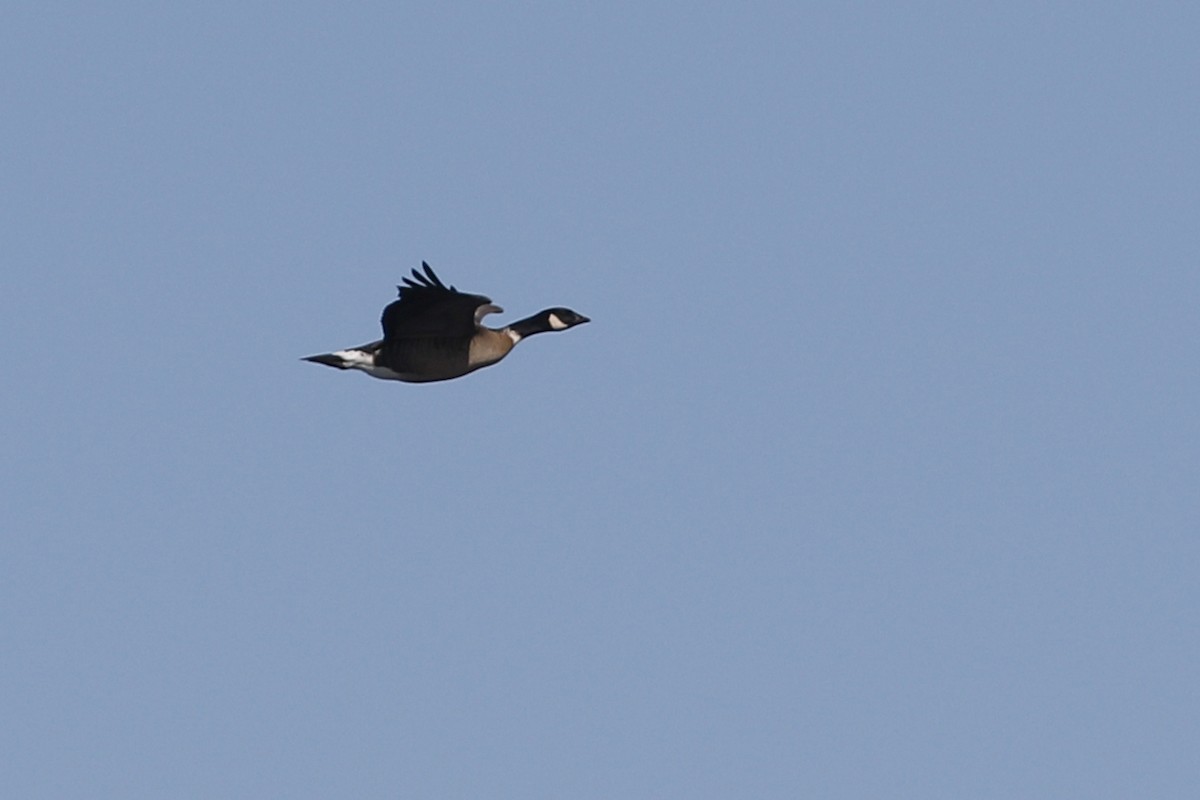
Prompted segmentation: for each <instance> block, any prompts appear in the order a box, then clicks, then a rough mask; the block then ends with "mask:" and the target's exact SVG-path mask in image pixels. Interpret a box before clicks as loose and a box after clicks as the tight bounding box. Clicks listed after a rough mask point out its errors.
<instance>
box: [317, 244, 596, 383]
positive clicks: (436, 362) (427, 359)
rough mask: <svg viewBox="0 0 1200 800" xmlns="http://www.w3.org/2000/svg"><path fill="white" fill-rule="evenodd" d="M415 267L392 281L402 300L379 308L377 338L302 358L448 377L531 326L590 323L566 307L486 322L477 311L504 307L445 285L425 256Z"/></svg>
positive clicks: (496, 352)
mask: <svg viewBox="0 0 1200 800" xmlns="http://www.w3.org/2000/svg"><path fill="white" fill-rule="evenodd" d="M421 268H422V269H423V270H424V272H423V273H422V272H418V271H417V270H415V269H414V270H413V271H412V277H411V278H408V277H406V278H404V279H403V283H402V285H400V286H397V287H396V288H397V289H398V290H399V294H400V299H398V300H395V301H393V302H392V303H391V304H389V305H388V306H387V307H386V308H385V309H383V317H382V319H381V320H380V323H381V324H382V325H383V338H382V339H379V340H378V341H374V342H369V343H368V344H364V345H360V346H358V347H351V348H348V349H346V350H337V351H335V352H332V353H321V354H319V355H315V356H306V357H304V358H303V359H301V360H302V361H312V362H313V363H315V364H324V365H325V366H328V367H336V368H337V369H356V370H360V371H362V372H365V373H367V374H368V375H370V376H371V377H374V378H380V379H382V380H389V381H405V382H406V383H430V382H432V381H448V380H450V379H452V378H459V377H462V376H463V375H466V374H467V373H469V372H474V371H475V370H477V369H481V368H483V367H489V366H491V365H492V364H495V363H496V362H498V361H500V360H501V359H503V358H504V357H505V356H506V355H508V354H509V353H510V352H512V349H513V347H515V346H516V344H517V342H519V341H521V340H522V339H525V338H527V337H529V336H533V335H534V334H535V333H546V332H547V331H565V330H567V329H568V328H574V327H575V326H576V325H582V324H583V323H585V322H591V320H589V319H588V318H587V317H585V316H583V315H582V314H578V313H576V312H574V311H572V310H571V309H569V308H547V309H545V310H544V311H539V312H538V313H536V314H534V315H533V316H531V317H526V318H525V319H521V320H517V321H516V322H513V323H511V324H509V325H506V326H504V327H503V328H499V329H497V328H488V327H485V326H484V325H483V318H484V317H485V316H487V315H488V314H499V313H502V312H503V311H504V309H502V308H500V307H499V306H497V305H495V304H494V303H492V300H491V298H489V297H484V296H483V295H481V294H467V293H466V292H460V291H458V290H457V289H455V288H454V287H453V286H449V287H448V286H446V284H444V283H442V281H441V279H440V278H438V276H437V275H436V274H434V271H433V269H432V268H431V267H430V266H429V264H427V263H425V262H424V261H422V262H421Z"/></svg>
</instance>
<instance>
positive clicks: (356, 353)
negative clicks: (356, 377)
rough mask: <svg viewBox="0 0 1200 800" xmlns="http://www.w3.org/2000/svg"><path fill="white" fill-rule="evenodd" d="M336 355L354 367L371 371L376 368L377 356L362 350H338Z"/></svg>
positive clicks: (348, 365) (344, 362) (347, 364)
mask: <svg viewBox="0 0 1200 800" xmlns="http://www.w3.org/2000/svg"><path fill="white" fill-rule="evenodd" d="M334 355H335V356H337V357H338V358H340V359H341V360H342V363H343V364H345V365H346V366H347V367H351V368H352V369H362V370H366V371H367V372H370V371H371V370H372V369H374V368H375V356H373V355H371V354H370V353H364V352H363V351H362V350H338V351H337V352H336V353H334Z"/></svg>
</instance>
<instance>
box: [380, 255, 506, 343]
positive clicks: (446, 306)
mask: <svg viewBox="0 0 1200 800" xmlns="http://www.w3.org/2000/svg"><path fill="white" fill-rule="evenodd" d="M421 266H422V267H423V268H424V270H425V273H424V274H422V273H420V272H417V271H416V270H415V269H414V270H413V271H412V273H413V277H411V278H405V279H404V281H403V284H404V285H402V286H397V287H396V288H397V289H399V290H400V299H399V300H397V301H395V302H394V303H392V304H390V305H389V306H388V307H387V308H385V309H384V310H383V318H382V319H381V320H380V323H381V324H382V325H383V340H384V341H385V342H387V341H392V340H395V339H403V338H406V337H411V336H471V335H473V334H474V333H475V310H476V309H477V308H479V307H480V306H482V305H485V304H487V303H490V302H492V301H491V300H490V299H489V298H487V297H484V296H483V295H481V294H467V293H465V292H460V291H458V290H457V289H455V288H454V287H453V286H450V287H447V286H446V284H444V283H442V281H441V279H440V278H438V276H437V275H435V274H434V273H433V270H432V269H431V268H430V266H429V265H428V264H426V263H425V262H424V261H422V262H421Z"/></svg>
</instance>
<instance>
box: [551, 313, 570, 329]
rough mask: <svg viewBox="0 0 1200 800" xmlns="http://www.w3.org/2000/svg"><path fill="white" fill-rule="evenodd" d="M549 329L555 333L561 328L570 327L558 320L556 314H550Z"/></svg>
mask: <svg viewBox="0 0 1200 800" xmlns="http://www.w3.org/2000/svg"><path fill="white" fill-rule="evenodd" d="M550 327H551V328H553V329H554V330H556V331H561V330H562V329H563V328H569V327H571V326H570V325H568V324H567V323H565V322H563V321H562V320H561V319H559V318H558V315H557V314H551V315H550Z"/></svg>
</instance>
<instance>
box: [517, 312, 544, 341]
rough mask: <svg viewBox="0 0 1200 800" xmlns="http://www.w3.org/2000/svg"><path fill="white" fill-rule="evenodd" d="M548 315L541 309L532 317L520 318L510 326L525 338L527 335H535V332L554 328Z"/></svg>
mask: <svg viewBox="0 0 1200 800" xmlns="http://www.w3.org/2000/svg"><path fill="white" fill-rule="evenodd" d="M546 317H547V315H546V312H545V311H541V312H538V313H537V314H534V315H533V316H532V317H526V318H525V319H519V320H517V321H516V322H514V323H512V324H511V325H509V326H508V327H509V328H510V329H512V330H513V331H516V333H517V335H519V336H520V337H521V338H522V339H524V338H525V337H526V336H533V335H534V334H535V333H545V332H546V331H552V330H554V329H553V328H551V327H550V320H549V319H547V318H546Z"/></svg>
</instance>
